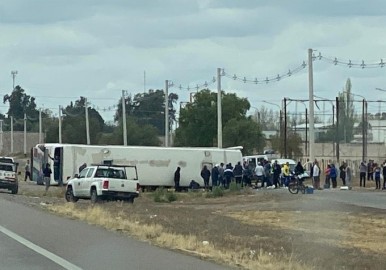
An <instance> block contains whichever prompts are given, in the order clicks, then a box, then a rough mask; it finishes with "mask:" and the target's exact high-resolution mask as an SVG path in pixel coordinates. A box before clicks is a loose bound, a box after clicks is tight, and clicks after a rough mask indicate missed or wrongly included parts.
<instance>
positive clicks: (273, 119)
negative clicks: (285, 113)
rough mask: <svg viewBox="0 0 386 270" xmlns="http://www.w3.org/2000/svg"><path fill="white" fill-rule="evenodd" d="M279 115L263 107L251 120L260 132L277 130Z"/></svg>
mask: <svg viewBox="0 0 386 270" xmlns="http://www.w3.org/2000/svg"><path fill="white" fill-rule="evenodd" d="M279 117H280V116H279V113H278V112H274V111H273V110H272V109H270V110H268V108H266V107H265V106H261V107H260V108H259V109H258V110H257V111H256V112H255V114H254V115H253V120H254V121H256V122H257V123H258V124H259V125H260V127H261V130H278V127H279V122H280V119H279Z"/></svg>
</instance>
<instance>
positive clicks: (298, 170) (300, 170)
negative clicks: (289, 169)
mask: <svg viewBox="0 0 386 270" xmlns="http://www.w3.org/2000/svg"><path fill="white" fill-rule="evenodd" d="M303 173H304V168H303V166H302V164H301V163H300V161H299V162H298V164H296V167H295V174H296V175H299V174H303Z"/></svg>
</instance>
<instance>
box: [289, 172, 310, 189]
mask: <svg viewBox="0 0 386 270" xmlns="http://www.w3.org/2000/svg"><path fill="white" fill-rule="evenodd" d="M304 180H305V179H303V178H300V177H299V176H298V175H295V177H294V178H293V179H291V180H290V182H289V184H288V191H289V192H290V193H291V194H298V193H299V191H300V192H301V193H302V194H305V193H306V188H307V187H306V186H305V185H304V183H303V182H304Z"/></svg>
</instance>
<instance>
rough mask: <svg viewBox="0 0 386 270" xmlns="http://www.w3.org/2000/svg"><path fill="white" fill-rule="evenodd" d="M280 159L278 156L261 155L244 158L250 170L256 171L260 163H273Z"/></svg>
mask: <svg viewBox="0 0 386 270" xmlns="http://www.w3.org/2000/svg"><path fill="white" fill-rule="evenodd" d="M277 158H279V157H278V155H277V154H261V155H251V156H243V161H244V162H247V163H248V166H249V168H250V169H252V170H255V168H256V165H257V163H258V162H260V163H262V162H263V161H264V160H265V161H268V160H270V161H272V160H273V159H277Z"/></svg>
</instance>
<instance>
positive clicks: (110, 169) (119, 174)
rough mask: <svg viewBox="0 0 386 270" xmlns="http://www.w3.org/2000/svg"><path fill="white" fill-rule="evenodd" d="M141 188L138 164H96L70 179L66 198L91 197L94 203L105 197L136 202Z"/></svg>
mask: <svg viewBox="0 0 386 270" xmlns="http://www.w3.org/2000/svg"><path fill="white" fill-rule="evenodd" d="M139 189H140V186H139V183H138V174H137V168H136V166H120V165H94V166H89V167H86V168H84V169H83V170H82V171H81V172H80V174H79V175H76V176H75V177H74V178H72V179H70V180H69V181H68V183H67V187H66V193H65V198H66V200H67V201H68V202H77V201H78V200H79V199H89V200H91V202H92V203H96V202H98V201H100V200H103V199H122V200H127V201H129V202H134V198H136V197H138V195H139Z"/></svg>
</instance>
